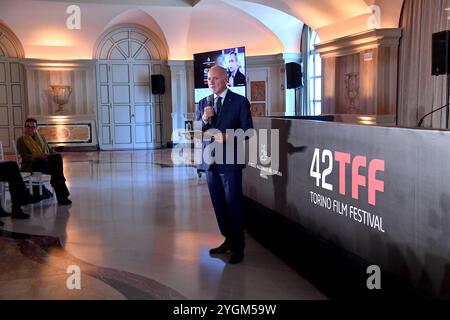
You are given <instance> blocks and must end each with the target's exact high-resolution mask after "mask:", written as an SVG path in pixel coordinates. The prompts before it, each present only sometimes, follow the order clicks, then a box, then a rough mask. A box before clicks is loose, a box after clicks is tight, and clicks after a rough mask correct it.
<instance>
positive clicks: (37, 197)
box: [21, 194, 45, 205]
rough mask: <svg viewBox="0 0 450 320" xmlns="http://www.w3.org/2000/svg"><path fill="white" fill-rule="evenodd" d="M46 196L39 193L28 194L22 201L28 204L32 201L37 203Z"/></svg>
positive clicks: (23, 203)
mask: <svg viewBox="0 0 450 320" xmlns="http://www.w3.org/2000/svg"><path fill="white" fill-rule="evenodd" d="M44 199H45V197H44V196H41V195H39V194H33V195H29V196H27V197H26V198H25V199H24V200H23V201H22V202H21V204H22V205H27V204H31V203H36V202H40V201H42V200H44Z"/></svg>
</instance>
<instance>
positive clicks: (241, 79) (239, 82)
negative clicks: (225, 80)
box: [229, 69, 245, 87]
mask: <svg viewBox="0 0 450 320" xmlns="http://www.w3.org/2000/svg"><path fill="white" fill-rule="evenodd" d="M229 76H230V75H229ZM236 86H245V76H244V75H243V74H242V72H241V71H239V69H237V71H236V74H235V75H234V80H233V87H236Z"/></svg>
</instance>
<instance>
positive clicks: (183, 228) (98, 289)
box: [0, 149, 327, 300]
mask: <svg viewBox="0 0 450 320" xmlns="http://www.w3.org/2000/svg"><path fill="white" fill-rule="evenodd" d="M170 153H171V151H170V150H169V149H165V150H142V151H114V152H105V151H103V152H72V153H65V154H64V163H65V175H66V178H67V182H68V186H69V189H70V191H71V197H70V198H71V200H72V201H73V204H72V205H71V206H58V205H57V204H56V201H55V200H54V199H48V200H44V201H42V202H41V203H38V204H34V205H29V206H26V207H23V208H24V211H25V212H27V213H29V214H31V218H30V219H29V220H25V221H23V220H11V219H10V218H2V221H3V222H4V223H5V225H4V226H3V227H0V299H206V300H210V299H256V300H259V299H261V300H264V299H276V300H277V299H287V300H298V299H327V297H326V296H325V295H324V294H323V293H321V292H320V291H319V290H318V289H316V288H315V287H314V286H313V285H312V284H311V283H309V282H308V281H307V280H306V279H304V278H303V277H302V276H301V275H300V274H298V273H297V272H296V271H294V270H293V269H291V268H290V267H289V266H288V265H286V264H285V263H284V262H282V261H281V260H280V259H278V258H277V257H276V256H274V255H273V254H272V253H271V252H269V251H268V250H266V249H265V248H264V247H262V246H261V245H260V244H259V243H258V242H256V241H255V240H254V239H252V238H251V237H250V236H248V235H247V238H246V245H247V246H246V256H245V259H244V261H243V262H242V263H240V264H237V265H229V264H228V263H227V257H219V256H218V257H211V256H209V254H208V250H209V249H210V248H211V247H214V246H216V245H218V244H220V243H221V241H222V237H221V236H220V233H219V230H218V227H217V223H216V220H215V216H214V213H213V209H212V204H211V201H210V199H209V193H208V189H207V185H206V180H205V177H202V178H200V179H199V178H198V177H197V173H196V170H195V169H194V168H193V167H188V166H174V165H172V163H171V160H170ZM11 160H13V159H11ZM8 204H9V201H8ZM7 209H8V210H9V209H10V208H9V207H8V208H7ZM73 268H75V269H73ZM77 268H78V269H77ZM74 270H75V271H74ZM77 270H78V271H77ZM78 275H80V277H78V278H74V277H75V276H78ZM77 284H79V285H80V289H77V287H76V285H77Z"/></svg>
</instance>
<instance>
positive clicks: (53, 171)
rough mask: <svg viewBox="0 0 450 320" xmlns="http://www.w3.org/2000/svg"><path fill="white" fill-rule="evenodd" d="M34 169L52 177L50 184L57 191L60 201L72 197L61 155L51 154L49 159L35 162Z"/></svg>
mask: <svg viewBox="0 0 450 320" xmlns="http://www.w3.org/2000/svg"><path fill="white" fill-rule="evenodd" d="M32 169H33V171H38V172H42V173H45V174H49V175H51V179H50V184H51V185H52V187H53V189H55V193H56V198H57V199H58V200H61V199H65V198H67V197H68V196H69V195H70V193H69V189H67V186H66V178H65V177H64V169H63V159H62V157H61V155H60V154H51V155H49V156H48V157H47V159H38V160H34V161H33V164H32Z"/></svg>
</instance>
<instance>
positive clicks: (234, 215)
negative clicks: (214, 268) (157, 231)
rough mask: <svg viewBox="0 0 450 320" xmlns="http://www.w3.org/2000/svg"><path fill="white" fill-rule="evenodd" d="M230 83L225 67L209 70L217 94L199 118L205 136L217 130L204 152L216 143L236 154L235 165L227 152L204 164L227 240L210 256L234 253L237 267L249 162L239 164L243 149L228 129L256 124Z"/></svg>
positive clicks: (241, 254)
mask: <svg viewBox="0 0 450 320" xmlns="http://www.w3.org/2000/svg"><path fill="white" fill-rule="evenodd" d="M227 84H228V79H227V72H226V70H225V69H224V68H222V67H219V66H214V67H212V68H210V69H209V72H208V85H209V88H210V89H211V90H212V92H213V95H211V96H209V97H206V98H204V99H202V100H200V102H199V104H198V110H197V115H196V118H197V121H200V122H201V124H202V131H203V132H204V134H208V132H211V130H214V132H213V133H212V134H211V135H210V139H209V138H204V144H203V147H204V152H205V150H206V149H205V148H206V147H207V146H208V145H209V144H211V143H213V142H214V143H215V145H216V146H220V147H223V150H230V148H227V145H228V147H231V149H232V150H233V151H234V155H235V156H234V159H233V160H234V161H232V163H226V161H225V159H226V151H225V152H223V154H222V157H220V159H219V158H218V159H216V163H213V164H210V165H209V164H207V163H205V162H202V165H201V167H202V169H204V170H205V171H206V179H207V181H208V189H209V193H210V196H211V201H212V204H213V207H214V212H215V214H216V218H217V222H218V224H219V228H220V232H221V233H222V235H223V236H224V237H225V241H224V243H223V244H221V245H220V246H219V247H217V248H213V249H211V250H210V251H209V252H210V254H220V253H231V257H230V260H229V263H232V264H234V263H239V262H241V261H242V259H243V258H244V247H245V235H244V225H243V224H244V223H243V212H242V169H243V168H244V167H245V163H238V162H237V161H236V160H237V159H236V155H237V151H238V149H240V148H242V147H243V146H240V145H238V144H239V142H238V141H236V139H235V138H234V137H230V136H229V135H228V134H227V133H226V130H227V129H228V130H230V129H231V130H237V129H242V130H243V131H246V130H248V129H251V128H253V122H252V118H251V113H250V103H249V101H248V100H247V98H245V97H243V96H241V95H238V94H236V93H233V92H232V91H230V90H228V88H227ZM205 139H206V141H205ZM229 144H232V145H231V146H230V145H229ZM215 151H217V150H215ZM213 153H214V151H213ZM214 156H215V155H214V154H213V157H214ZM203 159H204V158H203Z"/></svg>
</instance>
